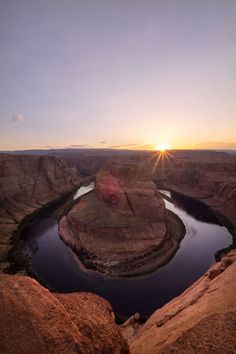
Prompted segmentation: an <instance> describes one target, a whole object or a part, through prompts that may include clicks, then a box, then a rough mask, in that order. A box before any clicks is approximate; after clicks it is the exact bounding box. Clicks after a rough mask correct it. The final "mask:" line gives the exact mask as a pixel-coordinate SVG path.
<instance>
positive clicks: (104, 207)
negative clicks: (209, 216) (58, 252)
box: [59, 165, 184, 276]
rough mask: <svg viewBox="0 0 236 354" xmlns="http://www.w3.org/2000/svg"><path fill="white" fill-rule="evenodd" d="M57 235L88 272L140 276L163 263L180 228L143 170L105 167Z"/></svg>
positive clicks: (173, 247) (176, 243)
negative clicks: (91, 270) (89, 270)
mask: <svg viewBox="0 0 236 354" xmlns="http://www.w3.org/2000/svg"><path fill="white" fill-rule="evenodd" d="M59 233H60V236H61V238H62V239H63V240H64V242H65V243H66V244H67V245H69V246H70V247H71V248H72V249H73V250H74V251H75V252H76V253H77V255H78V256H79V258H80V260H81V261H82V262H83V263H84V265H85V266H86V267H88V268H92V269H95V270H98V271H100V272H103V273H106V274H110V275H113V276H129V275H140V274H144V273H148V272H151V271H153V270H155V269H157V268H158V267H160V266H161V265H163V264H164V263H166V262H167V261H168V260H169V259H170V258H171V257H172V256H173V255H174V254H175V252H176V250H177V249H178V247H179V243H180V241H181V238H182V237H183V235H184V227H183V225H182V224H181V222H180V220H179V219H178V218H177V216H175V215H174V214H173V213H171V212H167V211H166V209H165V204H164V201H163V199H162V198H161V196H160V194H159V192H158V191H157V189H156V186H155V184H154V183H153V182H152V181H151V179H150V177H149V174H148V169H147V168H146V167H144V166H134V165H127V166H117V165H116V166H112V167H111V166H109V169H108V171H103V172H100V173H99V174H98V175H97V177H96V187H95V190H94V191H93V192H91V193H89V194H88V195H86V196H84V197H82V198H81V200H79V201H78V202H77V203H76V204H75V205H74V206H73V207H72V209H71V210H70V212H69V213H68V214H67V215H65V216H64V217H63V218H62V219H61V220H60V222H59Z"/></svg>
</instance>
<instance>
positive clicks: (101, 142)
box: [98, 141, 107, 144]
mask: <svg viewBox="0 0 236 354" xmlns="http://www.w3.org/2000/svg"><path fill="white" fill-rule="evenodd" d="M106 143H107V142H106V141H99V142H98V144H106Z"/></svg>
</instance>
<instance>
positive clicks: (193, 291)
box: [130, 250, 236, 354]
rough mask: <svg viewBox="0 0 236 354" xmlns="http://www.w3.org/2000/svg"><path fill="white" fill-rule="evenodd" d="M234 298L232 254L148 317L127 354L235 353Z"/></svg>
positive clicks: (235, 259)
mask: <svg viewBox="0 0 236 354" xmlns="http://www.w3.org/2000/svg"><path fill="white" fill-rule="evenodd" d="M176 276H181V274H180V275H178V274H176ZM235 294H236V250H233V251H231V252H230V253H228V255H227V256H225V257H224V258H223V259H222V261H221V262H218V263H216V264H214V265H213V266H212V267H211V268H210V269H209V270H208V271H207V272H206V274H204V275H203V276H202V277H201V278H200V279H198V280H197V281H196V282H195V283H194V284H193V285H192V286H190V287H189V288H188V289H187V290H186V291H184V292H183V293H182V294H181V295H180V296H178V297H176V298H174V299H173V300H172V301H170V302H169V303H167V304H166V305H164V306H163V307H162V308H160V309H158V310H157V311H155V312H154V313H153V314H152V315H151V316H150V318H149V319H148V320H147V322H146V323H145V324H144V326H143V327H142V328H141V329H140V330H139V331H138V332H137V334H136V336H135V337H133V338H132V339H131V340H130V352H131V354H147V353H148V354H157V353H158V354H173V353H178V354H212V353H219V354H222V353H232V354H233V353H235V350H236V337H235V332H236V304H235V300H236V295H235Z"/></svg>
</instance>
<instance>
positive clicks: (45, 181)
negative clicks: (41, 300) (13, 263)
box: [0, 154, 81, 272]
mask: <svg viewBox="0 0 236 354" xmlns="http://www.w3.org/2000/svg"><path fill="white" fill-rule="evenodd" d="M80 181H81V178H80V176H79V173H78V170H77V169H76V167H75V166H74V164H73V163H72V162H71V161H70V160H63V159H60V158H56V157H49V156H21V155H7V154H0V272H1V271H4V269H7V268H8V267H9V263H8V260H7V254H8V251H9V249H10V248H11V246H12V243H14V240H13V239H12V237H13V233H14V232H15V231H16V230H17V229H18V228H19V226H20V224H21V223H22V221H23V220H24V218H25V217H26V216H28V215H30V214H32V213H33V212H35V211H37V210H38V209H40V208H42V207H43V206H45V205H47V204H48V203H49V202H51V201H53V200H55V199H57V198H61V197H62V196H63V195H65V194H67V193H69V192H71V191H72V190H73V189H75V188H76V187H78V186H79V184H80Z"/></svg>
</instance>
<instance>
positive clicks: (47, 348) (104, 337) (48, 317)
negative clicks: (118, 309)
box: [0, 274, 128, 354]
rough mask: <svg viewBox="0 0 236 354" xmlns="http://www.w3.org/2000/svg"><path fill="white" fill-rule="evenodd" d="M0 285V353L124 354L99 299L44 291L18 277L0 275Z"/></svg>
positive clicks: (104, 304) (106, 308)
mask: <svg viewBox="0 0 236 354" xmlns="http://www.w3.org/2000/svg"><path fill="white" fill-rule="evenodd" d="M0 284H1V287H0V353H1V354H29V353H32V354H42V353H47V354H59V353H63V354H78V353H85V354H95V353H96V354H97V353H99V354H106V353H107V354H108V353H116V354H118V353H123V354H125V353H128V346H127V343H126V341H125V339H124V338H123V336H122V335H121V333H120V330H119V328H118V327H117V325H116V324H115V322H114V315H113V312H112V308H111V305H110V304H109V303H108V302H107V301H106V300H104V299H102V298H101V297H99V296H97V295H94V294H89V293H73V294H54V293H50V292H49V291H48V290H46V289H45V288H43V287H42V286H41V285H39V284H38V283H37V282H36V281H35V280H33V279H31V278H28V277H25V276H19V275H7V274H5V275H0Z"/></svg>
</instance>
